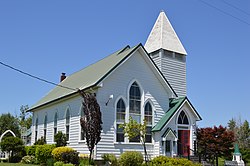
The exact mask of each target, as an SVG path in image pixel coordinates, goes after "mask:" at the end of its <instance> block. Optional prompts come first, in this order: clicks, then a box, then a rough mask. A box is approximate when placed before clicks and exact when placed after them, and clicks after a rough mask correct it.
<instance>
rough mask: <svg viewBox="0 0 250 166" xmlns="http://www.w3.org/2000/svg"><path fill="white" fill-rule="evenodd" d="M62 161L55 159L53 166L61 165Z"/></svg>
mask: <svg viewBox="0 0 250 166" xmlns="http://www.w3.org/2000/svg"><path fill="white" fill-rule="evenodd" d="M63 164H64V163H63V162H62V161H57V162H55V163H54V166H63Z"/></svg>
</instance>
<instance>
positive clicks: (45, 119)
mask: <svg viewBox="0 0 250 166" xmlns="http://www.w3.org/2000/svg"><path fill="white" fill-rule="evenodd" d="M46 136H47V115H45V117H44V124H43V137H44V140H45V141H46Z"/></svg>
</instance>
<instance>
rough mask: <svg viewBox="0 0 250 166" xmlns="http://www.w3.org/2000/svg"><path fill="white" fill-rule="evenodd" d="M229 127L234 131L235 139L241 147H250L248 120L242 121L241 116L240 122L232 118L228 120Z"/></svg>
mask: <svg viewBox="0 0 250 166" xmlns="http://www.w3.org/2000/svg"><path fill="white" fill-rule="evenodd" d="M228 127H229V130H231V131H233V132H234V134H235V141H236V142H237V143H238V145H239V147H240V148H241V149H246V148H250V128H249V123H248V121H247V120H245V121H244V122H243V123H242V122H241V118H239V120H238V122H236V120H235V119H231V120H229V122H228Z"/></svg>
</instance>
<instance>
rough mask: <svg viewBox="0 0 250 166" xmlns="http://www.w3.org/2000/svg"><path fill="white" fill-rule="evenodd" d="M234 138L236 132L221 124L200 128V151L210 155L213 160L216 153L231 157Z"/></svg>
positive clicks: (198, 133) (198, 131)
mask: <svg viewBox="0 0 250 166" xmlns="http://www.w3.org/2000/svg"><path fill="white" fill-rule="evenodd" d="M234 140H235V139H234V133H233V132H232V131H230V130H227V128H226V127H222V126H221V125H220V126H219V127H216V126H214V127H213V128H211V127H207V128H199V129H198V130H197V141H198V142H197V143H198V150H199V152H201V153H202V154H204V155H205V156H207V155H210V156H211V157H212V159H213V160H214V157H215V155H217V156H218V157H226V158H231V157H232V156H231V153H232V152H233V147H234V146H233V145H234Z"/></svg>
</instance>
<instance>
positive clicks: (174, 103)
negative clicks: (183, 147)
mask: <svg viewBox="0 0 250 166" xmlns="http://www.w3.org/2000/svg"><path fill="white" fill-rule="evenodd" d="M185 99H186V97H180V98H178V99H170V102H169V105H170V107H169V110H168V111H167V112H166V113H165V115H163V116H162V118H161V120H160V121H159V122H158V123H157V124H156V125H155V126H154V127H153V128H152V132H156V131H161V129H162V128H163V127H164V126H165V124H166V123H168V121H169V120H170V119H171V117H172V116H173V115H174V114H175V112H176V111H177V110H178V109H179V107H180V106H181V105H182V103H183V102H184V101H185Z"/></svg>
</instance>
